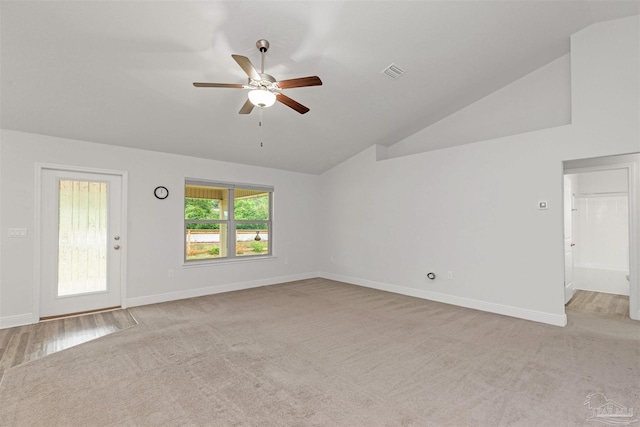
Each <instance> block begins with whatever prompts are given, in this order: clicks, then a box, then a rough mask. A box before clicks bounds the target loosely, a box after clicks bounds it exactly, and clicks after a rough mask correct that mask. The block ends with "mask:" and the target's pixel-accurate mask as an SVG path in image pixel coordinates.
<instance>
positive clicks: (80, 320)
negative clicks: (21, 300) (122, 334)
mask: <svg viewBox="0 0 640 427" xmlns="http://www.w3.org/2000/svg"><path fill="white" fill-rule="evenodd" d="M136 324H137V322H136V320H135V319H134V318H133V316H131V314H130V313H129V311H128V310H122V309H119V310H112V311H103V312H99V313H91V314H84V315H82V316H74V317H65V318H60V319H54V320H48V321H43V322H40V323H36V324H33V325H26V326H18V327H15V328H7V329H0V378H2V375H3V374H4V371H6V370H7V369H9V368H11V367H14V366H17V365H20V364H22V363H26V362H29V361H32V360H36V359H39V358H41V357H44V356H46V355H48V354H52V353H55V352H57V351H60V350H64V349H66V348H69V347H73V346H74V345H78V344H82V343H85V342H87V341H91V340H94V339H96V338H99V337H103V336H105V335H108V334H111V333H114V332H118V331H121V330H123V329H126V328H129V327H131V326H134V325H136Z"/></svg>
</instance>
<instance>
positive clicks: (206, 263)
mask: <svg viewBox="0 0 640 427" xmlns="http://www.w3.org/2000/svg"><path fill="white" fill-rule="evenodd" d="M276 259H278V257H277V256H275V255H260V256H252V257H242V258H240V257H238V258H232V259H206V260H198V261H189V262H185V261H183V262H182V267H183V268H200V267H213V266H215V265H222V264H245V263H248V262H263V261H275V260H276Z"/></svg>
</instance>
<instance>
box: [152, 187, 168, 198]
mask: <svg viewBox="0 0 640 427" xmlns="http://www.w3.org/2000/svg"><path fill="white" fill-rule="evenodd" d="M153 194H154V196H156V197H157V198H158V199H160V200H163V199H166V198H167V197H169V190H167V187H162V186H160V187H156V189H155V190H153Z"/></svg>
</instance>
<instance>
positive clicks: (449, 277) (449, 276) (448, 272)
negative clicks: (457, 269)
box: [447, 271, 453, 280]
mask: <svg viewBox="0 0 640 427" xmlns="http://www.w3.org/2000/svg"><path fill="white" fill-rule="evenodd" d="M447 279H449V280H451V279H453V271H447Z"/></svg>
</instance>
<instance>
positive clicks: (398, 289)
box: [320, 272, 567, 326]
mask: <svg viewBox="0 0 640 427" xmlns="http://www.w3.org/2000/svg"><path fill="white" fill-rule="evenodd" d="M320 277H323V278H325V279H330V280H336V281H339V282H345V283H350V284H352V285H358V286H364V287H367V288H373V289H379V290H381V291H388V292H393V293H396V294H401V295H407V296H411V297H416V298H422V299H428V300H431V301H437V302H442V303H445V304H452V305H457V306H461V307H467V308H473V309H475V310H481V311H488V312H490V313H496V314H502V315H505V316H511V317H517V318H519V319H525V320H533V321H534V322H540V323H546V324H549V325H554V326H566V325H567V316H566V314H562V315H560V314H552V313H546V312H542V311H535V310H529V309H526V308H519V307H513V306H509V305H502V304H496V303H492V302H487V301H480V300H475V299H470V298H464V297H458V296H455V295H447V294H441V293H438V292H432V291H426V290H422V289H415V288H407V287H405V286H398V285H391V284H389V283H382V282H375V281H372V280H365V279H357V278H354V277H348V276H341V275H338V274H332V273H325V272H321V273H320Z"/></svg>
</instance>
